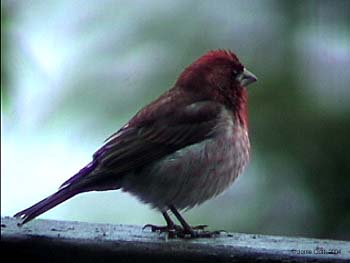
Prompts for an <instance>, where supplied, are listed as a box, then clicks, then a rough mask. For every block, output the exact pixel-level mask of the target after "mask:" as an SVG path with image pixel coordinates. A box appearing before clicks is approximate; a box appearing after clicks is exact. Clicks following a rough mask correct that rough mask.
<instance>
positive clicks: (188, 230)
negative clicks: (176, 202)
mask: <svg viewBox="0 0 350 263" xmlns="http://www.w3.org/2000/svg"><path fill="white" fill-rule="evenodd" d="M169 209H170V210H171V212H172V213H173V214H174V215H175V216H176V218H177V220H179V222H180V224H181V225H182V227H183V229H182V232H181V231H177V233H176V234H177V236H179V237H188V236H189V237H190V238H196V237H212V236H214V235H218V234H220V231H213V232H209V231H204V229H205V228H206V227H207V225H198V226H194V227H191V226H190V225H189V224H188V223H187V222H186V220H185V219H184V218H183V217H182V216H181V215H180V213H179V211H177V209H176V208H175V207H174V206H172V205H171V206H169Z"/></svg>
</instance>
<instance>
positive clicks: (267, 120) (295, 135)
mask: <svg viewBox="0 0 350 263" xmlns="http://www.w3.org/2000/svg"><path fill="white" fill-rule="evenodd" d="M4 2H5V3H4V4H3V2H2V5H1V14H2V16H1V36H2V40H1V53H2V56H1V57H2V59H1V79H2V80H1V92H2V96H3V97H4V101H5V102H8V104H9V106H8V107H6V109H3V111H4V112H2V113H3V115H4V116H5V117H7V119H6V121H7V122H6V123H4V124H5V125H7V127H12V126H14V127H15V128H16V129H18V130H21V131H24V130H26V129H28V130H30V129H32V130H31V132H32V133H34V134H35V136H37V134H38V133H41V134H44V133H45V132H48V131H51V132H53V130H55V131H57V132H58V133H59V134H61V135H62V137H63V134H65V132H66V131H67V130H70V131H71V132H72V133H74V134H79V135H75V136H76V137H80V138H79V143H80V145H84V144H93V143H92V142H91V141H93V142H99V141H101V137H102V136H107V135H108V133H112V132H113V131H114V130H115V129H116V128H118V127H121V125H122V124H123V123H124V122H125V121H127V120H128V118H130V117H131V116H132V115H133V114H134V113H135V112H136V111H137V110H138V109H140V108H141V107H142V106H143V105H145V104H146V103H148V102H149V101H151V100H152V99H154V98H155V97H157V96H158V95H159V94H160V93H161V92H163V91H165V90H167V89H168V88H169V87H170V86H171V85H172V84H173V83H174V81H175V77H176V75H178V74H179V73H180V72H181V71H182V69H183V68H184V67H185V66H186V65H188V64H189V63H191V62H192V61H193V60H194V59H195V58H197V57H198V56H200V55H201V54H203V53H205V52H206V51H208V50H210V49H215V48H228V49H232V50H234V51H235V52H236V53H237V54H238V56H239V57H240V58H241V60H242V61H243V63H244V64H245V65H246V66H247V68H249V70H251V71H252V72H254V73H255V74H256V75H257V76H258V79H259V81H258V83H257V84H256V85H252V86H251V87H249V94H250V101H249V110H250V135H251V141H252V147H253V148H252V149H253V157H252V163H251V168H250V169H249V170H248V172H247V173H248V174H246V175H243V176H242V178H240V180H239V182H238V183H237V186H233V188H232V191H229V193H227V194H225V195H223V196H221V197H219V198H217V199H216V200H214V201H211V202H208V203H207V204H205V205H203V206H202V207H201V208H198V209H194V211H191V212H189V216H190V218H191V221H192V223H194V224H195V223H207V221H209V220H210V222H211V225H212V226H213V228H214V227H216V228H226V229H227V230H233V231H241V232H254V233H265V234H279V235H303V236H313V237H322V238H336V239H350V210H349V204H350V195H349V190H348V188H349V185H350V177H349V174H350V159H349V154H348V150H349V149H350V140H349V134H350V117H349V113H350V104H349V102H350V91H349V84H348V83H349V81H350V77H349V74H348V72H347V71H348V69H349V64H350V37H349V34H348V32H350V28H349V27H350V11H349V10H350V1H346V0H344V1H341V0H338V1H287V0H284V1H273V0H270V1H257V0H255V1H254V0H251V1H218V3H216V2H215V3H214V2H213V1H201V2H197V1H176V2H174V1H135V2H131V3H129V4H128V3H127V2H126V1H115V2H113V3H112V2H109V1H103V3H104V4H105V5H106V6H103V5H98V4H97V2H96V3H95V2H93V1H86V2H84V1H83V2H84V6H83V7H82V5H81V4H82V3H83V2H80V1H76V2H74V3H71V2H69V1H61V2H60V3H56V4H55V5H52V6H49V5H48V4H45V2H44V1H34V2H35V5H32V6H30V8H28V5H29V4H28V3H26V2H25V1H23V2H19V1H14V2H12V1H4ZM121 10H123V11H121ZM46 13H47V14H46ZM14 14H15V16H14ZM18 17H19V18H18ZM12 24H13V25H19V26H17V27H15V26H12ZM15 28H16V29H15ZM50 41H51V42H50ZM39 44H40V45H39ZM45 44H46V46H45ZM45 48H46V49H45ZM41 56H42V57H41ZM7 108H8V109H7ZM13 112H14V114H13V115H11V114H12V113H13ZM28 122H30V123H32V124H33V125H32V126H31V127H32V128H30V129H29V128H28V127H27V126H26V125H24V124H26V123H28ZM23 123H24V124H23ZM33 127H34V128H33ZM62 127H63V128H62ZM15 128H13V129H15ZM10 131H11V132H12V133H13V131H14V130H10ZM26 132H27V133H28V131H27V130H26ZM13 134H17V133H13ZM13 136H15V135H13ZM42 136H44V135H42ZM73 137H74V136H73ZM76 137H74V139H76ZM2 139H3V136H2ZM16 139H17V138H14V140H15V141H16ZM73 141H74V140H73ZM11 147H12V148H14V149H17V148H16V147H18V146H16V145H12V144H11ZM78 147H79V145H76V146H75V148H78ZM21 149H22V148H21ZM32 173H35V171H33V172H32ZM6 176H8V175H6ZM11 176H12V175H11ZM13 176H14V175H13ZM27 176H29V175H27ZM67 176H68V175H67ZM22 180H23V178H22ZM100 200H102V199H100ZM96 202H97V203H98V201H96ZM116 203H117V202H116ZM119 208H120V207H119ZM81 209H82V208H81V207H80V209H75V210H77V211H78V210H79V211H81ZM102 210H103V209H102ZM127 210H128V212H130V211H129V210H130V209H127ZM101 213H105V215H108V216H110V214H111V211H105V212H104V211H103V212H102V211H96V218H98V214H101ZM101 217H103V215H101ZM140 217H141V216H140ZM110 218H113V217H112V216H110ZM125 223H128V222H125Z"/></svg>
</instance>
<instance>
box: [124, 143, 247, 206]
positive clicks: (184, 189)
mask: <svg viewBox="0 0 350 263" xmlns="http://www.w3.org/2000/svg"><path fill="white" fill-rule="evenodd" d="M248 158H249V140H248V136H238V137H236V136H235V140H233V141H232V143H227V140H226V139H225V138H215V139H208V140H205V141H203V142H201V143H197V144H194V145H191V146H188V147H185V148H183V149H181V150H178V151H176V152H174V153H172V154H170V155H168V156H166V157H164V158H163V159H161V160H159V161H157V162H154V163H152V164H150V165H148V166H146V167H144V168H142V169H140V170H138V171H136V172H134V173H133V174H130V175H129V176H127V177H126V178H127V180H125V181H124V182H123V186H122V189H123V190H125V191H128V192H130V193H132V194H134V195H136V196H137V197H138V198H139V199H140V200H142V201H143V202H146V203H150V204H151V205H152V206H154V207H156V208H158V209H161V210H162V209H166V207H167V206H168V205H174V206H175V207H177V208H179V209H184V208H190V207H193V206H195V205H197V204H200V203H202V202H204V201H206V200H208V199H210V198H211V197H213V196H216V195H217V194H219V193H221V192H222V191H224V190H225V189H226V188H227V187H228V186H230V185H231V183H232V182H233V181H234V180H235V178H237V176H238V175H239V174H240V173H241V172H242V169H243V168H244V166H245V165H246V163H247V161H248Z"/></svg>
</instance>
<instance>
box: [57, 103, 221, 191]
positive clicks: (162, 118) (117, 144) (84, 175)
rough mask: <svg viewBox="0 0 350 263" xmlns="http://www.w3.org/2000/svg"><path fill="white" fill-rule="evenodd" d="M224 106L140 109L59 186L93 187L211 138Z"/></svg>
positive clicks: (202, 104) (214, 104) (206, 104)
mask: <svg viewBox="0 0 350 263" xmlns="http://www.w3.org/2000/svg"><path fill="white" fill-rule="evenodd" d="M223 107H224V106H223V105H222V104H219V103H215V102H211V101H201V102H196V103H192V104H189V105H187V106H183V105H182V106H181V107H176V108H173V109H171V110H169V109H167V110H163V111H162V109H161V107H160V109H159V111H158V110H157V111H156V112H157V114H154V115H152V114H147V112H146V111H145V112H142V111H141V112H140V113H139V114H137V115H136V116H135V117H134V118H133V119H132V120H131V121H130V122H129V123H128V124H126V125H125V126H124V127H122V128H121V129H120V130H119V131H118V132H116V133H115V134H113V135H112V136H110V137H109V138H108V139H107V140H106V142H105V144H104V145H103V146H102V147H101V148H100V149H99V150H98V151H97V152H95V154H94V155H93V161H92V162H91V163H90V164H88V165H87V166H86V167H84V168H83V169H81V170H80V171H79V172H78V173H77V174H76V175H74V176H73V177H71V178H70V179H68V180H67V181H66V182H64V183H63V184H62V185H61V187H60V188H65V187H68V186H74V187H82V188H84V187H88V188H89V189H93V188H94V187H95V186H96V185H97V184H98V183H100V182H101V181H105V180H109V179H111V178H110V177H111V176H112V177H113V178H118V175H122V174H125V173H127V172H129V171H132V170H133V169H137V168H140V167H142V166H143V165H145V164H148V163H151V162H153V161H156V160H158V159H160V158H162V157H164V156H166V155H168V154H170V153H172V152H175V151H176V150H178V149H181V148H183V147H185V146H187V145H191V144H195V143H197V142H200V141H202V140H205V139H207V138H210V137H211V136H212V135H213V133H214V130H215V129H214V128H215V126H216V125H217V122H218V117H219V114H220V113H221V112H222V109H223ZM141 115H142V116H141ZM116 175H117V177H115V176H116ZM107 177H108V178H109V179H107ZM113 180H114V179H113Z"/></svg>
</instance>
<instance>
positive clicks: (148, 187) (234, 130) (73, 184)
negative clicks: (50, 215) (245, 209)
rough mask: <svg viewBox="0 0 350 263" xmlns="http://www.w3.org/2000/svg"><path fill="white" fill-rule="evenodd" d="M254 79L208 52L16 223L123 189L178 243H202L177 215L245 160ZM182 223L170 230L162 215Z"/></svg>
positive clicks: (200, 233)
mask: <svg viewBox="0 0 350 263" xmlns="http://www.w3.org/2000/svg"><path fill="white" fill-rule="evenodd" d="M255 81H256V77H255V76H254V75H253V74H252V73H251V72H249V71H248V70H247V69H245V68H244V66H243V65H242V64H241V63H240V61H239V60H238V58H237V57H236V55H235V54H234V53H232V52H230V51H224V50H215V51H210V52H208V53H207V54H205V55H203V56H202V57H200V58H199V59H197V60H196V61H195V62H194V63H193V64H191V65H190V66H189V67H187V68H186V69H185V70H184V71H183V72H182V73H181V75H180V76H179V78H178V79H177V81H176V83H175V85H174V86H173V87H172V88H171V89H170V90H168V91H167V92H165V93H164V94H163V95H161V96H160V97H159V98H158V99H156V100H155V101H153V102H152V103H150V104H149V105H147V106H146V107H144V108H143V109H141V110H140V111H139V112H138V113H137V114H136V115H135V116H134V117H133V118H132V119H131V120H130V121H129V122H128V123H127V124H126V125H124V126H123V127H122V128H121V129H120V130H119V131H117V132H116V133H114V134H113V135H112V136H110V137H109V138H108V139H107V140H106V142H105V144H104V145H103V146H102V147H101V148H100V149H99V150H98V151H97V152H96V153H95V154H94V155H93V160H92V161H91V162H90V163H89V164H88V165H87V166H86V167H84V168H83V169H81V170H80V171H79V172H78V173H77V174H75V175H74V176H73V177H71V178H70V179H68V180H67V181H66V182H64V183H63V184H62V185H61V187H60V188H59V190H58V191H57V192H56V193H54V194H52V195H50V196H49V197H47V198H46V199H44V200H42V201H40V202H38V203H37V204H34V205H33V206H31V207H29V208H27V209H25V210H23V211H21V212H19V213H17V214H16V215H15V217H18V218H20V219H21V220H22V222H21V224H25V223H26V222H28V221H30V220H32V219H33V218H35V217H36V216H38V215H40V214H42V213H44V212H46V211H47V210H49V209H51V208H53V207H54V206H56V205H58V204H60V203H62V202H63V201H65V200H67V199H69V198H71V197H73V196H75V195H76V194H79V193H83V192H88V191H104V190H114V189H122V190H124V191H127V192H129V193H131V194H133V195H135V196H137V197H138V198H139V199H140V200H141V201H143V202H145V203H148V204H150V205H151V206H152V207H154V208H156V209H158V210H159V211H160V212H161V213H162V214H163V216H164V218H165V220H166V222H167V226H165V227H159V226H154V225H147V226H149V227H151V228H152V230H153V231H156V230H158V231H166V232H169V233H173V235H174V236H179V237H185V236H186V237H206V236H211V234H212V233H211V232H207V231H204V230H203V228H204V227H205V226H197V227H191V226H190V225H189V224H187V222H186V221H185V220H184V219H183V218H182V217H181V215H180V213H179V212H178V209H179V210H182V209H185V208H191V207H193V206H195V205H198V204H201V203H203V202H204V201H206V200H208V199H210V198H212V197H214V196H216V195H217V194H219V193H221V192H223V191H224V190H225V189H226V188H227V187H228V186H230V185H231V184H232V183H233V181H234V180H235V179H236V178H237V176H238V175H239V174H240V173H241V172H242V170H243V168H244V167H245V166H246V164H247V162H248V160H249V149H250V144H249V137H248V120H247V91H246V88H245V87H246V86H247V85H249V84H251V83H253V82H255ZM169 210H170V211H172V213H173V214H174V215H175V217H176V218H177V219H178V220H179V222H180V223H181V226H179V225H176V224H175V223H174V222H173V221H172V219H171V218H170V216H169V215H168V211H169Z"/></svg>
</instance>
